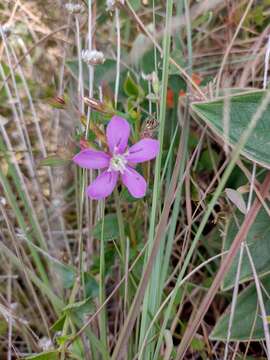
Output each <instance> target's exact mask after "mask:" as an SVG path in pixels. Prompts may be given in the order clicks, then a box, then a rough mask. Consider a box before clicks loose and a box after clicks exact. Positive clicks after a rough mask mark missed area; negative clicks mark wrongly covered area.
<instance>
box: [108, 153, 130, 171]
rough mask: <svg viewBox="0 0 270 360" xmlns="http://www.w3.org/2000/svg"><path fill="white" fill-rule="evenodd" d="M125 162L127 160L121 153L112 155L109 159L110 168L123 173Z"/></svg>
mask: <svg viewBox="0 0 270 360" xmlns="http://www.w3.org/2000/svg"><path fill="white" fill-rule="evenodd" d="M126 164H127V160H126V158H125V157H124V156H123V155H121V154H117V155H114V156H113V157H112V158H111V161H110V170H113V171H120V172H121V173H122V174H123V172H124V171H125V169H126Z"/></svg>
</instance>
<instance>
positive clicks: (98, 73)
mask: <svg viewBox="0 0 270 360" xmlns="http://www.w3.org/2000/svg"><path fill="white" fill-rule="evenodd" d="M66 66H67V68H68V70H69V71H70V72H71V74H72V75H73V76H74V77H75V78H76V79H78V77H79V66H78V60H67V61H66ZM115 71H116V61H115V60H113V59H106V61H105V62H104V64H100V65H97V66H95V80H94V82H95V84H97V86H99V85H101V82H102V81H106V82H107V83H112V82H113V81H114V80H115ZM122 71H123V68H121V72H122ZM88 72H89V70H88V66H87V64H85V63H84V62H83V79H84V87H85V88H86V89H88V86H89V81H88V77H89V75H88Z"/></svg>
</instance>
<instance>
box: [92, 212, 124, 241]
mask: <svg viewBox="0 0 270 360" xmlns="http://www.w3.org/2000/svg"><path fill="white" fill-rule="evenodd" d="M103 221H104V228H103V240H105V241H109V240H114V239H117V238H118V237H119V228H118V220H117V216H116V214H108V215H105V218H104V220H102V219H101V220H100V221H99V222H98V223H97V225H96V226H95V228H94V230H93V236H94V237H95V238H97V239H98V240H101V236H102V223H103Z"/></svg>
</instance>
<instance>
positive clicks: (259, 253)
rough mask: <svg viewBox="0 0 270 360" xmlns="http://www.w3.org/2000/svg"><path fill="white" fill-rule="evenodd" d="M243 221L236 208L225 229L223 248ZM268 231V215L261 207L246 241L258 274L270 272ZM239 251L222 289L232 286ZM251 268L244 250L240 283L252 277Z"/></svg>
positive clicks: (242, 216) (227, 244)
mask: <svg viewBox="0 0 270 360" xmlns="http://www.w3.org/2000/svg"><path fill="white" fill-rule="evenodd" d="M243 221H244V215H243V214H241V213H240V212H239V211H238V210H237V211H236V213H235V214H234V216H232V217H231V219H230V221H229V224H228V228H227V231H226V233H225V237H224V250H228V249H229V248H230V246H231V244H232V242H233V240H234V238H235V236H236V234H237V232H238V230H239V224H241V223H242V222H243ZM269 233H270V221H269V215H268V214H267V212H266V211H265V210H264V209H263V208H262V209H261V210H260V211H259V213H258V215H257V217H256V219H255V221H254V223H253V224H252V226H251V228H250V230H249V232H248V235H247V238H246V242H247V244H248V247H249V250H250V253H251V256H252V258H253V261H254V264H255V267H256V271H257V273H258V275H259V276H262V275H265V274H267V273H269V272H270V257H269V244H270V243H269ZM238 258H239V253H238V255H237V256H236V257H235V259H234V261H233V263H232V266H231V267H230V270H229V271H228V273H227V274H226V276H225V279H224V282H223V289H228V288H232V287H233V286H234V282H235V276H236V271H237V264H238ZM252 278H253V276H252V269H251V267H250V262H249V259H248V256H247V254H246V252H245V251H244V254H243V259H242V266H241V273H240V283H243V282H245V281H248V280H250V279H252Z"/></svg>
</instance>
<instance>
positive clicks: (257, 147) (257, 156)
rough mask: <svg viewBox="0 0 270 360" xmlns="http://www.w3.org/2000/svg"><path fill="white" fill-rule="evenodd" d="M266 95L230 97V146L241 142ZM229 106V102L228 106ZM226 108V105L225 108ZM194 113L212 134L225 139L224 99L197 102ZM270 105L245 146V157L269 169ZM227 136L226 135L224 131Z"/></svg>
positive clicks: (256, 93) (250, 94) (262, 93)
mask: <svg viewBox="0 0 270 360" xmlns="http://www.w3.org/2000/svg"><path fill="white" fill-rule="evenodd" d="M265 94H266V91H263V90H258V91H249V92H245V93H243V94H238V95H232V96H229V97H228V101H227V103H228V104H229V137H228V142H229V143H230V145H232V146H233V145H235V144H237V142H238V141H239V139H240V137H241V135H242V133H243V132H244V130H245V129H246V128H247V126H248V124H249V123H250V120H251V118H252V116H253V115H254V113H255V112H256V110H257V109H258V107H259V106H260V104H261V102H262V100H263V98H264V96H265ZM225 104H226V102H225ZM226 106H227V105H226ZM192 109H193V110H194V112H195V113H196V114H197V115H198V116H199V118H201V119H202V120H203V121H205V122H206V124H207V125H208V126H209V127H210V128H211V130H212V131H213V132H214V133H215V134H216V135H218V136H219V137H221V138H222V139H223V140H224V139H225V138H226V137H225V136H224V120H223V119H224V97H222V98H219V99H217V100H214V101H208V102H200V103H199V102H196V103H193V104H192ZM269 118H270V104H268V106H267V108H266V110H265V111H264V113H263V114H262V116H261V118H260V120H259V121H258V123H257V126H256V128H255V129H254V131H253V132H252V134H251V136H250V137H249V139H248V141H247V143H246V144H245V146H244V149H243V151H242V154H243V155H244V156H245V157H247V158H248V159H251V160H253V161H255V162H257V163H259V164H260V165H262V166H264V167H267V168H270V157H269V154H270V140H269V133H270V121H269ZM225 133H226V131H225Z"/></svg>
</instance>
